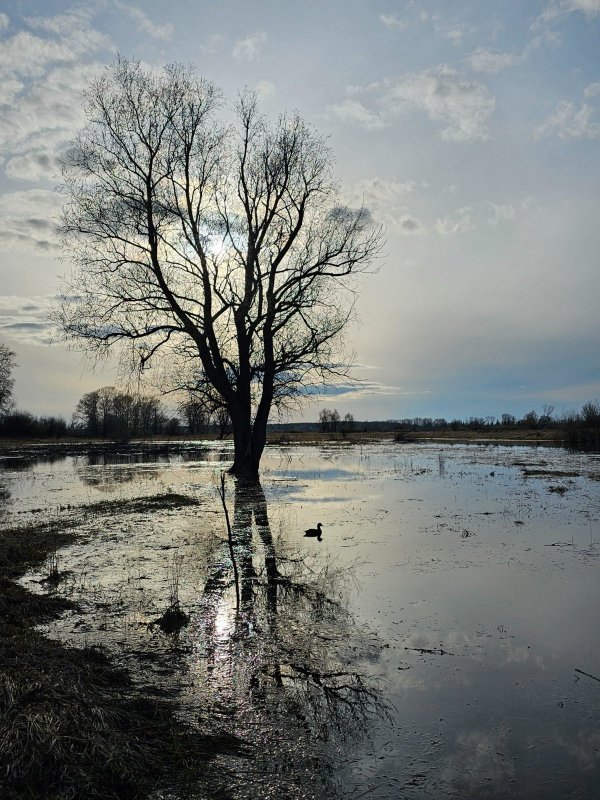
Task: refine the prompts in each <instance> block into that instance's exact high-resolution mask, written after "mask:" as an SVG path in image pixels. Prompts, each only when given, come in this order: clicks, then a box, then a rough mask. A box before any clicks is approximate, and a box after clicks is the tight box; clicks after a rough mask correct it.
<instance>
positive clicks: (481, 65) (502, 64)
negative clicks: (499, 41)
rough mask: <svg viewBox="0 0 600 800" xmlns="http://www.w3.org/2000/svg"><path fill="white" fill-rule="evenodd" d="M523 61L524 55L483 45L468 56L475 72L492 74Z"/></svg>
mask: <svg viewBox="0 0 600 800" xmlns="http://www.w3.org/2000/svg"><path fill="white" fill-rule="evenodd" d="M522 61H523V56H522V55H517V54H515V53H501V52H498V51H493V50H486V49H485V48H483V47H478V48H477V50H475V51H474V52H473V53H471V54H470V55H469V56H467V63H468V64H469V66H470V67H471V69H472V70H474V71H475V72H487V73H490V74H492V75H493V74H496V73H497V72H500V71H501V70H503V69H506V68H507V67H512V66H513V65H514V64H520V63H521V62H522Z"/></svg>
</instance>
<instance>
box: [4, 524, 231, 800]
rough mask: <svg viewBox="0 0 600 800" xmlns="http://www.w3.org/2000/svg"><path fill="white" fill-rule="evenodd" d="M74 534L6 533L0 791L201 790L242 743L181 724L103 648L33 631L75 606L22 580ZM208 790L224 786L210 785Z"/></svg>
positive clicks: (10, 799) (119, 794)
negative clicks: (214, 767)
mask: <svg viewBox="0 0 600 800" xmlns="http://www.w3.org/2000/svg"><path fill="white" fill-rule="evenodd" d="M72 536H73V533H72V531H69V530H68V529H66V528H65V524H64V523H61V524H57V523H53V524H45V525H37V526H30V527H26V528H19V529H11V530H4V531H0V797H2V798H3V799H4V800H25V799H26V798H27V800H33V799H34V798H35V799H36V800H70V799H71V798H73V799H75V798H81V799H82V800H83V798H86V800H87V799H91V800H93V798H106V799H108V798H119V800H128V799H131V800H134V799H135V798H145V797H148V795H149V794H150V793H151V792H152V790H154V789H156V788H157V787H161V786H169V787H177V786H182V785H185V784H186V782H189V781H193V782H194V784H195V785H196V790H197V788H198V773H200V774H202V773H206V765H207V763H208V762H209V761H210V759H211V757H213V756H214V755H215V754H216V753H219V752H230V753H233V752H238V751H239V746H238V743H237V742H235V741H233V740H232V739H231V738H229V737H219V736H211V735H204V734H203V732H202V731H199V730H196V729H192V728H190V727H188V726H186V725H184V724H183V723H182V722H181V721H180V720H178V719H177V718H176V716H175V707H174V704H173V703H170V702H167V701H164V700H157V699H155V698H149V697H147V696H144V695H142V694H140V693H139V692H138V691H137V690H136V689H135V688H134V687H133V685H132V682H131V680H130V679H129V677H128V675H127V674H125V673H124V672H122V671H119V670H116V669H115V668H114V667H112V666H111V664H110V662H109V661H108V659H107V658H106V657H105V656H104V655H103V654H102V653H101V652H100V651H99V650H98V649H93V648H89V649H72V648H66V647H63V646H62V645H61V644H59V643H58V642H56V641H52V640H50V639H47V638H46V637H44V636H43V635H42V634H41V633H39V632H38V631H37V630H35V628H34V626H35V625H37V624H39V623H41V622H44V621H47V620H50V619H52V618H55V617H56V616H57V615H59V614H61V613H63V612H64V611H65V610H66V609H69V608H72V606H71V604H70V603H69V602H68V601H67V600H65V599H62V598H60V597H57V596H52V595H47V594H40V595H37V594H32V593H30V592H28V591H26V590H25V589H24V588H23V587H21V586H19V585H18V584H17V583H15V580H16V579H18V578H19V577H20V576H21V575H22V574H23V573H24V572H25V571H26V570H28V569H30V568H32V567H40V566H43V565H44V563H45V562H46V561H47V559H48V556H49V555H50V554H52V553H54V552H55V551H56V549H57V548H59V547H61V546H64V545H65V544H67V543H68V542H69V541H70V540H71V537H72ZM205 780H207V779H206V777H205ZM195 796H196V797H197V796H198V795H197V794H196V795H195ZM207 797H211V798H213V797H214V798H218V797H226V793H223V792H221V791H220V790H219V787H218V786H210V788H207Z"/></svg>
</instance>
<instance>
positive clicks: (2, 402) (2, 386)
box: [0, 344, 16, 414]
mask: <svg viewBox="0 0 600 800" xmlns="http://www.w3.org/2000/svg"><path fill="white" fill-rule="evenodd" d="M15 358H16V355H15V353H14V352H13V351H12V350H11V349H10V348H9V347H7V346H6V345H5V344H0V414H1V413H2V412H5V411H8V409H9V408H10V407H11V406H12V391H13V387H14V385H15V381H14V378H13V376H12V371H13V369H14V368H15V365H16V361H15Z"/></svg>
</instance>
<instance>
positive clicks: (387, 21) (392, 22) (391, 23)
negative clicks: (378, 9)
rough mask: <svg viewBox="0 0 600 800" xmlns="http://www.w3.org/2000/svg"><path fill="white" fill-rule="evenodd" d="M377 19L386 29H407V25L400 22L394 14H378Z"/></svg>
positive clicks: (402, 21)
mask: <svg viewBox="0 0 600 800" xmlns="http://www.w3.org/2000/svg"><path fill="white" fill-rule="evenodd" d="M379 19H380V20H381V22H382V23H383V24H384V25H385V27H386V28H399V29H400V30H401V31H403V30H404V29H405V28H406V27H407V23H406V22H404V20H401V19H400V18H399V17H398V16H397V15H396V14H380V15H379Z"/></svg>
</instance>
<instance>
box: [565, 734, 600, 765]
mask: <svg viewBox="0 0 600 800" xmlns="http://www.w3.org/2000/svg"><path fill="white" fill-rule="evenodd" d="M556 742H557V744H558V745H559V747H561V748H562V749H563V750H566V752H567V753H568V754H569V756H570V757H571V758H573V759H575V761H576V762H577V763H578V764H579V765H580V766H581V767H582V768H583V769H585V770H593V769H596V768H597V767H598V765H599V762H600V731H598V730H597V729H596V728H582V729H581V730H579V731H577V732H576V733H574V734H571V735H570V736H569V735H567V734H564V733H557V734H556Z"/></svg>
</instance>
